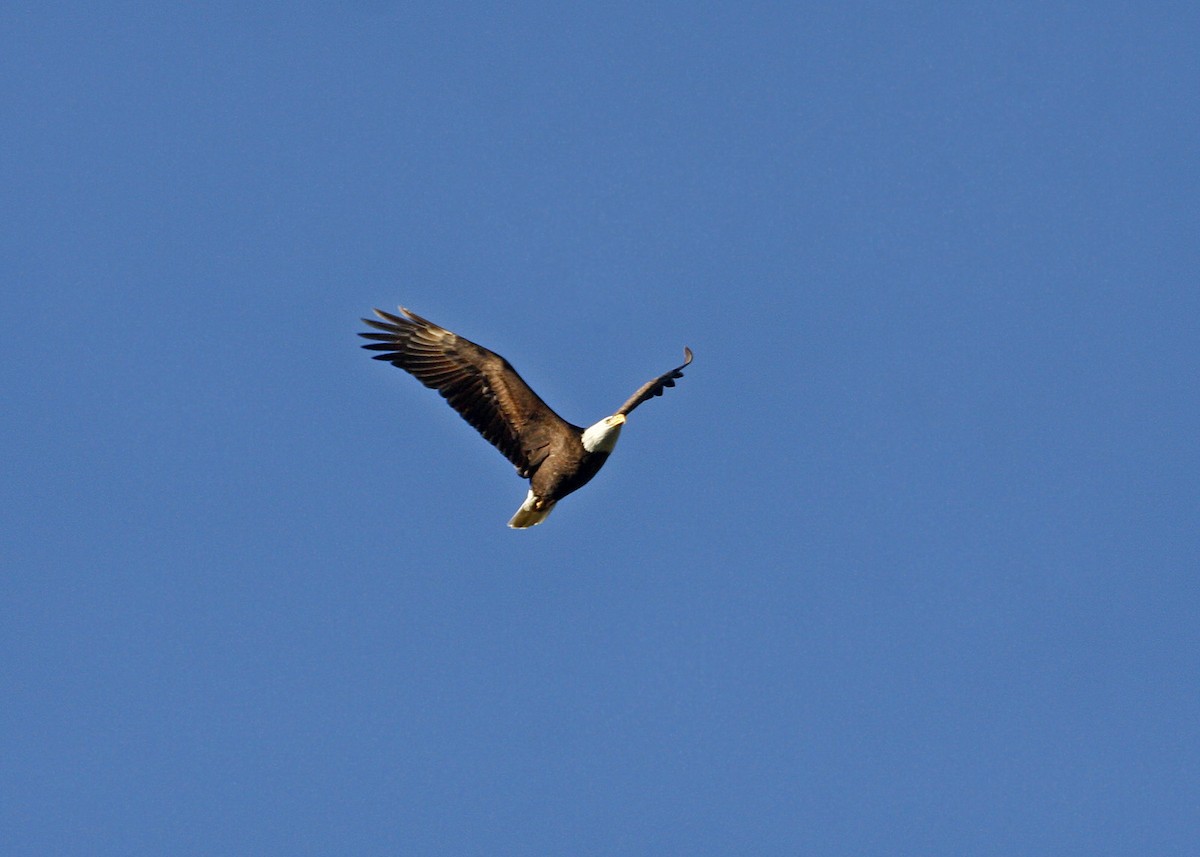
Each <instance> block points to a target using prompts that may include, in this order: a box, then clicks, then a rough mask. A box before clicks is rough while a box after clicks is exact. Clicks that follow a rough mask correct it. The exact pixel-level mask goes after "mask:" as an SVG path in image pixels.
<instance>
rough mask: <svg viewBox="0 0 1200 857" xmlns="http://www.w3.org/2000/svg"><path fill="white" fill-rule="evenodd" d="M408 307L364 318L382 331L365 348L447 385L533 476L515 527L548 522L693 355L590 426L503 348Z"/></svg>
mask: <svg viewBox="0 0 1200 857" xmlns="http://www.w3.org/2000/svg"><path fill="white" fill-rule="evenodd" d="M400 312H402V313H403V314H404V317H403V318H401V317H400V316H398V315H392V314H391V313H388V312H383V311H382V310H378V309H377V310H375V315H377V316H378V317H379V320H375V319H371V318H364V319H363V321H364V322H366V323H367V324H369V325H370V326H371V327H373V328H375V330H376V331H380V332H378V333H376V332H374V331H372V332H369V333H360V334H359V336H361V337H363V338H365V339H369V340H371V342H370V343H368V344H367V345H364V346H363V348H366V349H369V350H371V351H379V352H382V353H380V354H376V355H375V359H376V360H385V361H387V362H388V363H391V364H392V365H393V366H398V367H399V368H401V369H403V370H404V371H405V372H408V373H409V374H410V375H412V376H413V377H415V378H416V379H417V380H418V381H420V382H421V383H422V384H424V385H425V386H426V387H430V388H432V389H434V390H437V391H438V392H439V393H441V394H442V396H443V397H444V398H445V399H446V401H447V402H449V403H450V407H452V408H454V410H456V411H458V413H459V414H460V415H461V416H462V418H463V419H465V420H466V421H467V422H469V423H470V424H471V425H473V426H474V427H475V429H476V430H477V431H478V432H479V433H480V434H481V435H483V437H484V439H485V440H487V441H488V442H489V443H491V444H492V445H493V446H495V447H496V448H497V449H498V450H500V451H501V452H502V453H504V457H505V458H507V459H508V460H509V461H511V462H512V463H513V465H514V466H515V467H516V468H517V474H518V475H519V476H520V477H521V478H522V479H528V480H529V493H528V495H527V496H526V497H525V502H524V503H522V504H521V508H519V509H518V510H517V513H516V514H515V515H513V518H512V520H511V521H509V522H508V525H509V526H510V527H513V528H514V529H525V528H527V527H532V526H535V525H537V524H540V523H541V522H542V521H544V520H546V516H547V515H549V514H550V512H551V510H552V509H553V508H554V505H555V504H556V503H557V502H558V501H559V500H561V499H562V498H563V497H566V496H567V495H568V494H570V493H571V492H572V491H577V490H579V489H580V488H582V487H583V486H584V485H586V484H587V483H588V481H589V480H591V478H592V477H593V476H595V475H596V473H597V472H598V471H599V470H600V468H601V467H602V466H604V462H605V461H607V460H608V456H609V454H610V453H611V452H612V451H613V447H615V446H616V445H617V438H618V437H620V435H621V427H622V426H623V425H624V424H625V418H626V417H627V416H629V414H630V413H631V412H632V411H633V409H634V408H636V407H637V406H638V405H640V404H641V403H642V402H644V401H646V400H647V399H652V398H654V397H655V396H661V395H662V394H663V390H664V389H665V388H666V387H674V386H675V379H676V378H682V377H683V369H684V368H685V367H686V366H687V365H688V364H689V363H691V362H692V351H691V349H690V348H684V349H683V356H684V361H683V364H682V365H680V366H677V367H676V368H674V369H672V370H671V371H670V372H666V373H664V374H662V375H659V376H658V377H657V378H655V379H654V380H652V381H647V382H646V383H645V384H643V385H642V387H641V388H640V389H639V390H638V391H637V392H636V393H634V394H633V395H632V396H630V397H629V401H627V402H626V403H625V404H623V405H621V407H620V408H618V409H617V412H616V413H615V414H613V415H612V416H609V417H605V418H604V419H602V420H600V422H598V423H595V424H594V425H591V426H589V427H587V428H582V427H580V426H576V425H572V424H571V423H569V422H567V421H566V420H564V419H563V418H562V417H560V416H559V415H558V414H556V413H554V411H552V410H551V409H550V407H549V406H548V405H547V404H546V403H545V402H543V401H542V400H541V398H540V397H539V396H538V394H537V393H535V392H533V390H531V389H530V388H529V385H528V384H526V383H525V382H524V381H523V380H521V376H520V375H518V374H517V371H516V370H515V369H513V367H512V366H511V365H509V362H508V361H507V360H505V359H504V358H503V357H501V356H500V355H499V354H496V353H494V352H492V351H489V350H488V349H486V348H484V347H483V346H481V345H476V344H475V343H474V342H471V341H469V340H467V339H464V338H463V337H461V336H458V335H456V334H454V333H451V332H450V331H448V330H446V329H445V328H442V327H438V326H437V325H436V324H434V323H433V322H431V321H427V320H426V319H423V318H421V317H420V316H419V315H417V314H416V313H414V312H411V311H409V310H407V309H405V308H404V307H400Z"/></svg>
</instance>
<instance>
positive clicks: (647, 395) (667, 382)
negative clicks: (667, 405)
mask: <svg viewBox="0 0 1200 857" xmlns="http://www.w3.org/2000/svg"><path fill="white" fill-rule="evenodd" d="M683 357H684V361H683V365H681V366H676V367H675V368H674V369H672V370H671V371H670V372H666V373H664V374H662V375H659V376H658V377H657V378H655V379H654V380H653V381H647V382H646V383H645V384H643V385H642V388H641V389H640V390H638V391H637V392H636V393H634V394H633V395H632V396H630V397H629V401H628V402H626V403H625V404H623V405H621V409H620V410H619V411H617V413H618V414H628V413H629V412H630V411H632V410H633V409H634V408H636V407H637V406H638V405H640V404H641V403H642V402H644V401H646V400H647V399H653V398H654V397H655V396H661V395H662V394H663V390H664V389H666V388H667V387H674V386H675V379H676V378H682V377H683V370H684V369H686V368H687V365H688V364H689V363H691V362H692V349H690V348H688V347H687V346H684V348H683Z"/></svg>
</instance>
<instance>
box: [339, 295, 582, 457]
mask: <svg viewBox="0 0 1200 857" xmlns="http://www.w3.org/2000/svg"><path fill="white" fill-rule="evenodd" d="M400 312H402V313H404V315H405V316H407V318H401V317H400V316H397V315H392V314H391V313H387V312H383V311H382V310H378V309H377V310H375V315H377V316H379V318H380V319H381V321H375V320H374V319H370V318H364V319H363V321H365V322H366V323H367V324H369V325H371V327H373V328H375V329H376V330H379V331H382V333H360V334H359V336H361V337H363V338H365V339H370V340H373V341H372V342H371V343H370V344H368V345H364V346H363V348H366V349H369V350H371V351H380V352H382V353H381V354H376V355H375V359H376V360H386V361H387V362H389V363H391V364H392V365H393V366H398V367H400V368H401V369H403V370H404V371H405V372H408V373H409V374H410V375H412V376H413V377H415V378H416V379H417V380H418V381H420V382H421V383H422V384H424V385H425V386H426V387H430V388H432V389H434V390H437V391H438V392H439V393H441V394H442V396H443V397H444V398H445V399H446V401H447V402H449V403H450V407H452V408H454V410H456V411H458V412H459V414H461V415H462V418H463V419H465V420H466V421H467V422H469V423H470V424H471V425H473V426H474V427H475V429H476V430H477V431H478V432H479V433H480V434H481V435H483V437H484V439H486V440H487V441H488V442H489V443H491V444H492V445H493V446H495V447H496V448H497V449H498V450H500V451H501V452H502V453H504V457H505V458H507V459H508V460H509V461H511V462H512V463H513V465H514V466H515V467H516V468H517V472H518V473H520V474H521V476H529V475H530V474H531V473H532V472H533V471H534V470H536V469H537V466H538V465H539V464H541V462H542V460H543V459H544V458H545V457H546V454H547V452H548V451H549V448H550V445H551V443H552V441H553V439H554V438H555V436H556V435H559V434H561V433H563V432H574V431H576V429H575V427H574V426H572V425H571V424H570V423H568V422H566V420H564V419H563V418H562V417H560V416H559V415H558V414H556V413H554V411H552V410H551V409H550V407H549V406H548V405H547V404H546V403H545V402H543V401H542V400H541V399H540V398H539V397H538V394H537V393H535V392H533V390H531V389H530V388H529V385H528V384H526V383H525V382H524V381H523V380H522V379H521V376H520V375H518V374H517V372H516V370H515V369H513V367H512V366H511V365H509V362H508V361H507V360H505V359H504V358H503V357H501V356H500V355H499V354H495V353H493V352H491V351H489V350H488V349H486V348H484V347H483V346H481V345H476V344H475V343H474V342H471V341H470V340H468V339H463V338H462V337H461V336H457V335H455V334H453V333H451V332H450V331H448V330H446V329H445V328H441V327H438V326H437V325H436V324H434V323H433V322H431V321H427V320H426V319H423V318H421V317H420V316H419V315H417V314H416V313H413V312H409V311H408V310H407V309H405V308H404V307H400Z"/></svg>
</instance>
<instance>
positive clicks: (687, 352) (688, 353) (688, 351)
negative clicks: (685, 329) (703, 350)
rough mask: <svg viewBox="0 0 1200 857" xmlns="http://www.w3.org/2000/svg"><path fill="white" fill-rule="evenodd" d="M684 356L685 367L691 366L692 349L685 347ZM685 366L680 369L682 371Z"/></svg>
mask: <svg viewBox="0 0 1200 857" xmlns="http://www.w3.org/2000/svg"><path fill="white" fill-rule="evenodd" d="M683 356H684V358H685V359H684V361H683V366H687V365H689V364H690V363H691V362H692V349H690V348H688V347H687V346H686V345H685V346H683ZM683 366H680V367H679V368H680V369H682V368H683Z"/></svg>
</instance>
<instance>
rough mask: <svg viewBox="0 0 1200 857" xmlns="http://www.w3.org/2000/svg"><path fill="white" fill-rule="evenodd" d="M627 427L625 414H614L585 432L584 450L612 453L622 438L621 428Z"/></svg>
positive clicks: (589, 427)
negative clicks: (618, 439)
mask: <svg viewBox="0 0 1200 857" xmlns="http://www.w3.org/2000/svg"><path fill="white" fill-rule="evenodd" d="M623 425H625V415H624V414H613V415H612V416H611V417H605V418H604V419H602V420H600V422H598V423H596V424H595V425H592V426H588V427H587V428H586V429H584V430H583V448H584V449H586V450H587V451H588V452H612V451H613V447H614V446H616V445H617V438H619V437H620V436H621V426H623Z"/></svg>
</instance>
